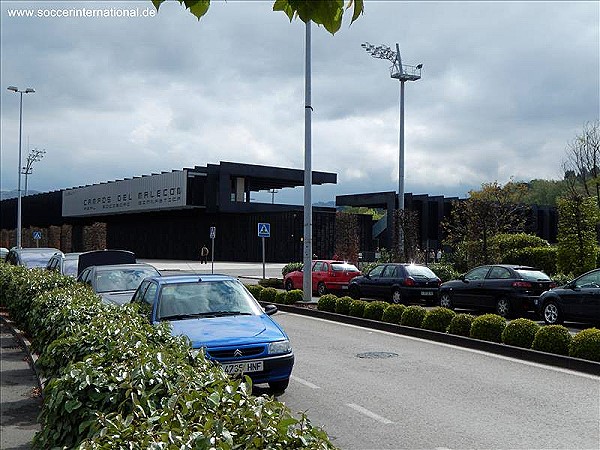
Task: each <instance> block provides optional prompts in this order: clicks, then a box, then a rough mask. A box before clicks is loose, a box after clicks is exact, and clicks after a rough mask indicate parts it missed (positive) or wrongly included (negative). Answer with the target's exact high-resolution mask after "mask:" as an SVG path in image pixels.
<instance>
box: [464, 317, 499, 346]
mask: <svg viewBox="0 0 600 450" xmlns="http://www.w3.org/2000/svg"><path fill="white" fill-rule="evenodd" d="M504 328H506V319H505V318H504V317H502V316H499V315H497V314H484V315H483V316H479V317H476V318H475V320H473V323H472V324H471V332H470V336H471V337H472V338H474V339H481V340H482V341H491V342H502V332H503V331H504Z"/></svg>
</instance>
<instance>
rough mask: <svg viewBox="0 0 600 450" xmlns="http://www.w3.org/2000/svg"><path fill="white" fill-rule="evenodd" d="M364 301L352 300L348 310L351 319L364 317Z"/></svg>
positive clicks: (365, 304) (365, 303)
mask: <svg viewBox="0 0 600 450" xmlns="http://www.w3.org/2000/svg"><path fill="white" fill-rule="evenodd" d="M367 303H368V302H366V301H364V300H352V303H350V310H349V311H348V314H349V315H351V316H352V317H364V315H365V307H366V306H367Z"/></svg>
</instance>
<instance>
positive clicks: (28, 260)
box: [21, 250, 57, 269]
mask: <svg viewBox="0 0 600 450" xmlns="http://www.w3.org/2000/svg"><path fill="white" fill-rule="evenodd" d="M56 252H57V250H52V251H45V252H44V251H42V252H22V253H21V261H22V262H23V265H24V266H25V267H28V268H30V269H34V268H36V267H46V264H48V261H50V258H52V256H54V254H55V253H56Z"/></svg>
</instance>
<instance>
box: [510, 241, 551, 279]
mask: <svg viewBox="0 0 600 450" xmlns="http://www.w3.org/2000/svg"><path fill="white" fill-rule="evenodd" d="M557 254H558V249H557V248H556V247H548V246H547V247H527V248H517V249H513V250H509V251H507V252H506V253H505V254H504V257H503V259H502V262H504V263H507V264H520V265H523V266H531V267H536V268H538V269H541V270H542V271H544V272H546V273H555V272H556V259H557Z"/></svg>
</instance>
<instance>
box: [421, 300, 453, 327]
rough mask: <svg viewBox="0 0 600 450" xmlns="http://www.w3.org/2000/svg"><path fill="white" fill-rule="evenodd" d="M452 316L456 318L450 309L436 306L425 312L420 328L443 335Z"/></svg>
mask: <svg viewBox="0 0 600 450" xmlns="http://www.w3.org/2000/svg"><path fill="white" fill-rule="evenodd" d="M454 316H456V313H455V312H454V311H452V310H451V309H448V308H442V307H441V306H438V307H436V308H433V309H430V310H429V311H427V313H426V314H425V318H424V319H423V323H422V324H421V328H424V329H425V330H431V331H439V332H441V333H445V332H446V330H447V329H448V326H449V325H450V322H452V319H453V318H454Z"/></svg>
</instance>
